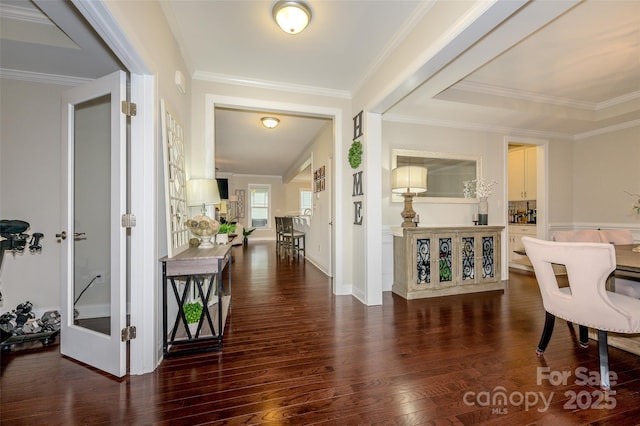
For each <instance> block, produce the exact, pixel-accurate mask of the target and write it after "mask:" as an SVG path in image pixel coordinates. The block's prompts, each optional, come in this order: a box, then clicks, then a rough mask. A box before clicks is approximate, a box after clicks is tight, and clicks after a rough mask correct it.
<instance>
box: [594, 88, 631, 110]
mask: <svg viewBox="0 0 640 426" xmlns="http://www.w3.org/2000/svg"><path fill="white" fill-rule="evenodd" d="M636 99H640V90H637V91H635V92H631V93H627V94H626V95H622V96H618V97H615V98H611V99H608V100H606V101H602V102H600V103H598V104H597V105H596V110H602V109H605V108H610V107H612V106H616V105H620V104H623V103H625V102H629V101H634V100H636Z"/></svg>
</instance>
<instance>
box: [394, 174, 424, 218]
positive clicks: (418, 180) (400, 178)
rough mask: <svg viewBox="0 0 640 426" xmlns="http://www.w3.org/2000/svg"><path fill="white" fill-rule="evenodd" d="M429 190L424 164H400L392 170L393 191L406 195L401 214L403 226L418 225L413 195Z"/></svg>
mask: <svg viewBox="0 0 640 426" xmlns="http://www.w3.org/2000/svg"><path fill="white" fill-rule="evenodd" d="M426 190H427V169H426V167H422V166H400V167H397V168H395V169H393V170H392V172H391V191H392V192H395V193H397V194H402V196H403V197H404V210H402V213H400V215H401V216H402V218H403V219H404V222H402V227H403V228H409V227H413V226H417V224H416V222H414V221H413V219H414V218H415V217H416V212H415V211H414V210H413V197H414V196H415V195H416V194H417V193H418V192H426Z"/></svg>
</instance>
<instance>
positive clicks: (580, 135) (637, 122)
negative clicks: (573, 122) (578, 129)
mask: <svg viewBox="0 0 640 426" xmlns="http://www.w3.org/2000/svg"><path fill="white" fill-rule="evenodd" d="M638 126H640V119H638V120H631V121H627V122H625V123H620V124H615V125H613V126H608V127H602V128H600V129H596V130H592V131H590V132H584V133H578V134H577V135H575V136H574V137H573V139H574V140H581V139H586V138H590V137H593V136H598V135H604V134H606V133H612V132H617V131H618V130H624V129H630V128H633V127H638Z"/></svg>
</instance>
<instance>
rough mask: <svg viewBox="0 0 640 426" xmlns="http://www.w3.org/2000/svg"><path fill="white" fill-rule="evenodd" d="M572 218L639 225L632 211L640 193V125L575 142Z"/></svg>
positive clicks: (639, 218) (580, 222) (582, 221)
mask: <svg viewBox="0 0 640 426" xmlns="http://www.w3.org/2000/svg"><path fill="white" fill-rule="evenodd" d="M573 145H574V149H573V171H574V174H573V188H574V191H573V193H574V195H573V221H574V222H575V223H576V224H578V225H579V226H582V225H586V224H593V225H595V226H603V227H607V226H608V225H621V226H627V225H628V226H635V227H639V226H640V216H639V215H636V214H635V213H633V212H632V210H631V204H632V203H633V202H634V201H636V200H637V197H635V198H633V197H631V196H629V195H627V194H626V193H625V192H624V191H628V192H631V193H635V194H640V126H638V127H634V128H630V129H624V130H619V131H617V132H612V133H608V134H605V135H599V136H594V137H591V138H588V139H583V140H578V141H576V142H574V144H573Z"/></svg>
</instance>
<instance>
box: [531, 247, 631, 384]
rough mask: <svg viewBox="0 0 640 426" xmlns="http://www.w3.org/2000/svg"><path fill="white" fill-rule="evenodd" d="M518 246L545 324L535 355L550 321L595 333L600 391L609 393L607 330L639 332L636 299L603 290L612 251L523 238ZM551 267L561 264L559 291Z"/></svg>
mask: <svg viewBox="0 0 640 426" xmlns="http://www.w3.org/2000/svg"><path fill="white" fill-rule="evenodd" d="M522 243H523V244H524V247H525V250H526V252H527V256H528V257H529V260H531V264H532V265H533V269H534V270H535V273H536V279H537V280H538V285H539V287H540V293H541V294H542V303H543V305H544V309H545V311H546V318H545V325H544V330H543V332H542V336H541V337H540V342H539V344H538V349H537V351H536V352H537V354H538V355H539V356H542V354H543V353H544V350H545V349H546V347H547V344H548V343H549V340H550V339H551V334H552V333H553V325H554V322H555V317H560V318H562V319H564V320H567V321H570V322H573V323H575V324H579V325H582V326H586V327H591V328H594V329H596V330H597V331H598V353H599V357H600V380H601V382H600V383H601V387H602V388H603V389H605V390H608V389H610V384H609V383H610V382H609V351H608V346H607V331H612V332H617V333H640V300H638V299H634V298H632V297H628V296H625V295H622V294H617V293H612V292H610V291H607V290H606V289H605V283H606V281H607V278H608V277H609V275H610V274H611V273H612V272H613V270H614V269H615V268H616V253H615V249H614V247H613V245H611V244H608V243H570V242H568V243H565V242H555V241H544V240H538V239H535V238H531V237H522ZM553 264H561V265H565V267H566V269H567V275H568V279H569V286H568V287H560V286H559V285H558V281H557V279H556V275H555V274H554V271H553V267H552V265H553Z"/></svg>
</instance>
